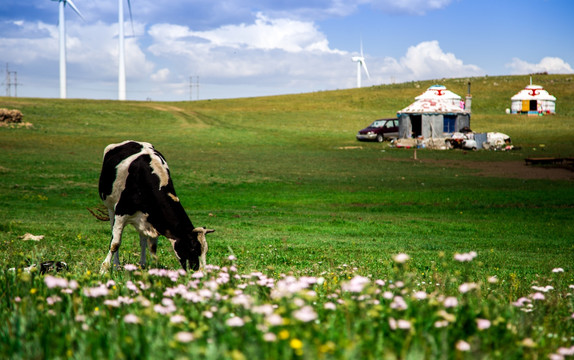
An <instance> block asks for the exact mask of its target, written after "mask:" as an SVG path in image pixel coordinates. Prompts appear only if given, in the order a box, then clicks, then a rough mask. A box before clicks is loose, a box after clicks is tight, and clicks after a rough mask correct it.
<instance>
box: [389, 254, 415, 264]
mask: <svg viewBox="0 0 574 360" xmlns="http://www.w3.org/2000/svg"><path fill="white" fill-rule="evenodd" d="M410 258H411V257H410V256H408V255H407V254H404V253H400V254H397V255H395V256H394V257H393V260H394V261H395V262H396V263H398V264H403V263H405V262H407V261H408V260H409V259H410Z"/></svg>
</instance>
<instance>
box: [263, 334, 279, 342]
mask: <svg viewBox="0 0 574 360" xmlns="http://www.w3.org/2000/svg"><path fill="white" fill-rule="evenodd" d="M263 340H264V341H267V342H274V341H276V340H277V335H275V334H273V333H265V334H263Z"/></svg>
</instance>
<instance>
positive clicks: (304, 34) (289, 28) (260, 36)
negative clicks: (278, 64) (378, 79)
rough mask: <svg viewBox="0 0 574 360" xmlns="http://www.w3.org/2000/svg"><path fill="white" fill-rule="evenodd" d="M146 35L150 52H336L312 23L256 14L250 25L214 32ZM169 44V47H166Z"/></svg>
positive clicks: (159, 28) (163, 27)
mask: <svg viewBox="0 0 574 360" xmlns="http://www.w3.org/2000/svg"><path fill="white" fill-rule="evenodd" d="M149 35H151V36H152V37H153V38H154V45H152V46H151V47H150V50H151V51H152V52H154V53H156V54H158V53H159V49H161V51H162V52H164V51H169V52H178V53H186V52H188V51H189V50H188V49H187V46H188V45H190V44H191V45H196V46H199V47H204V48H205V46H207V47H208V48H215V47H227V48H233V49H249V50H254V49H258V50H283V51H286V52H301V51H319V52H338V51H337V50H332V49H330V48H329V42H328V41H327V38H326V37H325V35H324V34H322V33H321V32H320V31H319V30H318V29H317V26H316V25H315V24H314V23H313V22H306V21H299V20H292V19H286V18H282V19H270V18H269V17H267V16H265V15H263V14H262V13H258V14H257V16H256V19H255V21H254V22H253V23H252V24H245V23H242V24H239V25H225V26H222V27H219V28H216V29H213V30H207V31H192V30H190V29H189V28H188V27H186V26H181V25H170V24H159V25H153V26H152V27H151V28H150V30H149ZM168 43H169V45H170V47H166V46H165V45H167V44H168Z"/></svg>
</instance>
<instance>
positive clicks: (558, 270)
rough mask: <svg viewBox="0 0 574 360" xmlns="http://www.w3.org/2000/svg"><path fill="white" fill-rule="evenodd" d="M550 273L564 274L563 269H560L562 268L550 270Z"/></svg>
mask: <svg viewBox="0 0 574 360" xmlns="http://www.w3.org/2000/svg"><path fill="white" fill-rule="evenodd" d="M552 272H553V273H561V272H564V269H562V268H554V269H552Z"/></svg>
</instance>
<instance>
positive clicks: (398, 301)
mask: <svg viewBox="0 0 574 360" xmlns="http://www.w3.org/2000/svg"><path fill="white" fill-rule="evenodd" d="M390 306H391V309H397V310H406V309H407V308H408V305H407V303H406V302H405V300H404V299H403V298H402V297H401V296H395V298H394V299H393V302H392V303H391V305H390Z"/></svg>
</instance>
